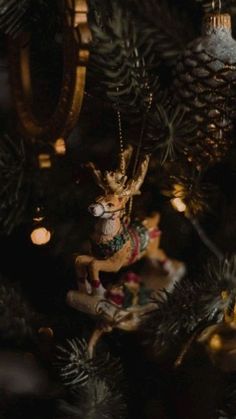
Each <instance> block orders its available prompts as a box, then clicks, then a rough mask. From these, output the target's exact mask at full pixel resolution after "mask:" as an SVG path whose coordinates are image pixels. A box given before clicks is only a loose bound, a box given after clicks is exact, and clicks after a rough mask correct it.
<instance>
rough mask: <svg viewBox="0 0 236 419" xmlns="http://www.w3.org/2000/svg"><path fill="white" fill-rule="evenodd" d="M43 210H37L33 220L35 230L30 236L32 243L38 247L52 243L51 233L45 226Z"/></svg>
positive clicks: (38, 208)
mask: <svg viewBox="0 0 236 419" xmlns="http://www.w3.org/2000/svg"><path fill="white" fill-rule="evenodd" d="M44 218H45V217H44V215H43V209H42V208H41V207H37V208H36V214H35V216H34V218H33V221H34V229H33V231H32V233H31V235H30V238H31V241H32V243H33V244H35V245H37V246H42V245H45V244H47V243H49V242H50V240H51V232H50V230H48V229H47V228H46V227H45V226H44V225H43V220H44Z"/></svg>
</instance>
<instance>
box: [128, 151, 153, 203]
mask: <svg viewBox="0 0 236 419" xmlns="http://www.w3.org/2000/svg"><path fill="white" fill-rule="evenodd" d="M149 161H150V154H145V156H144V157H143V159H142V160H141V161H140V163H139V165H138V168H137V170H136V173H135V175H134V177H133V179H130V180H129V181H128V182H127V185H126V188H125V190H124V192H123V194H124V195H130V196H132V195H138V194H139V190H140V188H141V186H142V184H143V181H144V179H145V176H146V173H147V170H148V165H149Z"/></svg>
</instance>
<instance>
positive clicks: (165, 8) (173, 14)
mask: <svg viewBox="0 0 236 419" xmlns="http://www.w3.org/2000/svg"><path fill="white" fill-rule="evenodd" d="M130 4H132V5H133V7H134V8H135V10H136V11H137V15H138V21H139V27H140V32H143V31H144V32H145V33H146V34H147V35H148V36H149V37H150V39H152V51H153V53H154V54H155V56H156V57H159V59H161V60H163V61H164V62H165V63H166V64H168V65H170V66H172V65H173V64H175V61H176V58H177V57H178V55H179V54H180V53H181V52H182V51H183V50H184V49H185V46H186V43H187V42H189V41H191V40H192V39H193V37H194V33H193V31H192V28H191V29H190V27H189V16H187V14H186V13H185V11H184V10H182V11H181V9H180V7H179V6H178V5H177V3H176V5H175V6H172V5H170V3H169V2H168V0H158V1H156V0H144V1H139V0H130Z"/></svg>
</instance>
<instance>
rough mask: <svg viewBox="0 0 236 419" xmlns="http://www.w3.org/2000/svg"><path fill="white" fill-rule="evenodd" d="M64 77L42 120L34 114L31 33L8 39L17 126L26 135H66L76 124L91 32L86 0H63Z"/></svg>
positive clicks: (43, 137) (41, 137)
mask: <svg viewBox="0 0 236 419" xmlns="http://www.w3.org/2000/svg"><path fill="white" fill-rule="evenodd" d="M61 6H62V13H63V61H64V64H63V65H64V68H63V78H62V84H61V91H60V95H59V99H58V103H57V105H56V108H55V110H54V111H53V112H52V114H51V115H50V116H49V117H48V118H47V120H46V121H41V120H40V117H39V115H35V114H33V111H32V102H33V98H34V93H33V83H32V74H31V68H30V35H29V34H28V33H23V34H22V35H21V36H19V38H18V39H14V40H11V41H10V42H9V64H10V75H11V76H10V77H11V86H12V94H13V99H14V105H15V109H16V113H17V116H18V119H19V123H20V128H21V131H22V133H23V135H24V136H25V137H26V138H30V139H34V140H43V141H53V140H57V139H58V138H65V137H66V136H68V134H69V133H70V131H71V130H72V129H73V127H74V126H75V124H76V122H77V120H78V117H79V114H80V110H81V105H82V100H83V95H84V87H85V78H86V65H87V62H88V59H89V45H90V42H91V32H90V29H89V26H88V5H87V1H86V0H63V1H62V5H61Z"/></svg>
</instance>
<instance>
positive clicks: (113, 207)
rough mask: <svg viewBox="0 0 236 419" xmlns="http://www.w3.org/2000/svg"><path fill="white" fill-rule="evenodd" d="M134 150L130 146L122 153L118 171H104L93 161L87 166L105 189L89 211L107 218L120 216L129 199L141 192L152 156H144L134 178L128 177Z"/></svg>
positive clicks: (111, 218)
mask: <svg viewBox="0 0 236 419" xmlns="http://www.w3.org/2000/svg"><path fill="white" fill-rule="evenodd" d="M132 152H133V149H132V147H131V146H130V147H128V148H127V149H126V150H125V151H124V153H123V154H120V156H119V163H118V168H117V170H116V171H105V172H104V173H102V172H101V171H100V170H98V169H97V168H96V167H95V165H94V164H93V163H88V165H87V167H88V169H89V170H90V172H91V173H92V175H93V178H94V180H95V182H96V184H97V185H98V186H99V187H100V188H101V189H103V191H104V193H103V195H100V196H98V197H97V198H96V200H95V202H94V203H93V204H91V205H90V206H89V212H90V213H91V214H92V215H93V216H94V217H99V218H102V219H106V220H109V219H110V220H115V219H117V218H120V217H121V214H122V213H123V212H124V211H125V206H126V204H127V202H128V201H129V199H130V198H131V197H132V196H134V195H138V194H139V193H140V187H141V186H142V183H143V181H144V178H145V176H146V173H147V169H148V164H149V160H150V156H149V155H145V156H144V158H143V159H142V160H141V162H140V163H139V165H138V167H137V170H136V173H135V175H134V176H133V178H132V179H128V176H127V170H128V166H129V163H130V160H131V157H132Z"/></svg>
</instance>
